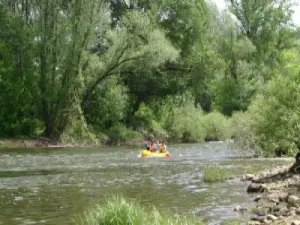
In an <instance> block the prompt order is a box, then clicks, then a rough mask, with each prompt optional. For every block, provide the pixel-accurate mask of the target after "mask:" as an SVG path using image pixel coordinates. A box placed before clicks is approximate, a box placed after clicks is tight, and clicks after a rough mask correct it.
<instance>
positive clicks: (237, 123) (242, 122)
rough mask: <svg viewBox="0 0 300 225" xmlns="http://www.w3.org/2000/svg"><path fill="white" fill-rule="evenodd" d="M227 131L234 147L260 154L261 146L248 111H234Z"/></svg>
mask: <svg viewBox="0 0 300 225" xmlns="http://www.w3.org/2000/svg"><path fill="white" fill-rule="evenodd" d="M229 133H230V134H231V135H232V138H233V139H234V145H235V147H237V148H239V149H241V150H245V151H248V152H252V153H253V154H255V155H260V154H261V148H260V147H259V144H258V141H257V138H256V134H255V132H254V121H253V119H252V117H251V115H250V114H249V113H248V112H235V113H234V114H233V116H232V117H231V118H230V132H229Z"/></svg>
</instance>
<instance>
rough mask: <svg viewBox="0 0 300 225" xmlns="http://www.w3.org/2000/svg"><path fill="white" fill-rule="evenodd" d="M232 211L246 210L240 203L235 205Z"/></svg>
mask: <svg viewBox="0 0 300 225" xmlns="http://www.w3.org/2000/svg"><path fill="white" fill-rule="evenodd" d="M233 211H235V212H244V211H247V209H246V208H244V207H241V206H240V205H237V206H236V207H234V209H233Z"/></svg>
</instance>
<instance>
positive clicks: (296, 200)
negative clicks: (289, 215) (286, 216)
mask: <svg viewBox="0 0 300 225" xmlns="http://www.w3.org/2000/svg"><path fill="white" fill-rule="evenodd" d="M287 202H288V203H289V205H291V206H297V205H299V203H300V198H299V197H297V196H296V195H290V196H289V197H288V200H287Z"/></svg>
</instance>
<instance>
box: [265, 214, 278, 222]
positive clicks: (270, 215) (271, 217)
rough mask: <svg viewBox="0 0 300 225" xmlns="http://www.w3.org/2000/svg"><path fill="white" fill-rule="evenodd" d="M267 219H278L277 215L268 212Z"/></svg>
mask: <svg viewBox="0 0 300 225" xmlns="http://www.w3.org/2000/svg"><path fill="white" fill-rule="evenodd" d="M267 219H268V220H271V221H275V220H278V217H277V216H274V215H272V214H269V215H267Z"/></svg>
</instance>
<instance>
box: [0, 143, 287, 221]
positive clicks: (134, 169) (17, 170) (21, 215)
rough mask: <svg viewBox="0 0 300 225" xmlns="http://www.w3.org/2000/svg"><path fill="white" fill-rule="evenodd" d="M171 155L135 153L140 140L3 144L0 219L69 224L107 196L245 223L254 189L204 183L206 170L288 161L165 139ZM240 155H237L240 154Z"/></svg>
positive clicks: (241, 169)
mask: <svg viewBox="0 0 300 225" xmlns="http://www.w3.org/2000/svg"><path fill="white" fill-rule="evenodd" d="M168 150H169V151H170V152H171V154H172V157H171V158H139V157H138V153H139V149H138V147H133V148H128V147H126V148H125V147H105V148H91V149H82V148H81V149H74V148H73V149H0V224H3V225H26V224H45V225H69V224H74V217H76V216H78V215H81V214H82V213H83V212H84V210H86V209H88V207H90V206H92V205H93V204H95V203H101V202H102V201H103V200H104V199H105V198H106V197H109V196H111V195H121V196H124V197H126V198H132V199H137V200H139V201H141V202H142V204H145V205H153V206H155V207H156V208H158V209H159V210H161V211H164V212H169V213H178V214H194V215H196V216H197V217H199V218H202V219H203V220H204V221H205V222H206V223H207V224H222V223H224V222H226V221H230V220H239V221H242V222H245V221H246V220H247V217H248V214H247V213H246V214H240V213H237V212H234V211H233V208H234V207H235V206H237V205H240V206H244V207H250V206H251V205H252V204H253V203H252V201H253V196H250V195H248V194H247V193H246V188H247V183H246V182H242V181H240V180H239V179H233V180H228V181H226V182H222V183H214V184H208V183H205V182H204V181H203V169H204V168H205V167H206V166H207V165H211V164H217V165H219V166H221V167H224V169H226V170H228V171H230V174H232V175H233V176H235V175H240V174H243V173H245V172H246V171H247V170H249V169H250V170H251V168H255V169H257V168H268V167H272V166H278V165H282V164H287V163H291V161H289V160H283V159H250V158H247V157H245V154H244V153H242V154H241V153H238V152H236V151H233V150H232V149H230V148H229V147H228V146H227V145H226V144H225V143H223V142H210V143H206V144H180V145H173V146H169V147H168ZM241 155H242V157H241Z"/></svg>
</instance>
